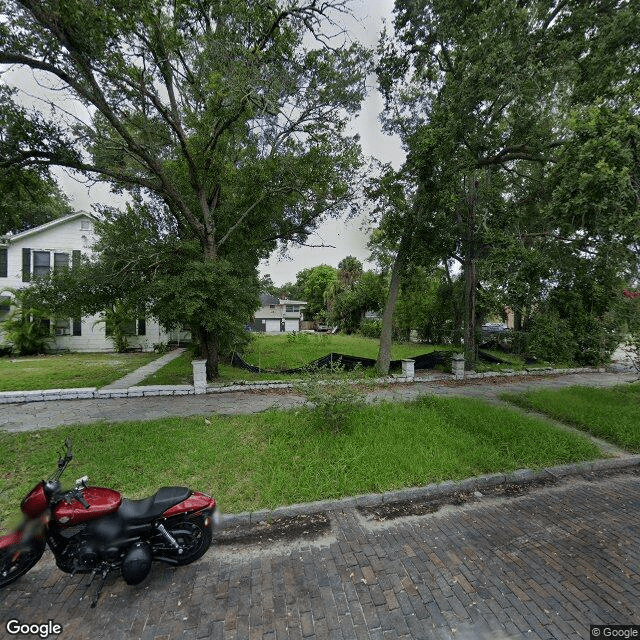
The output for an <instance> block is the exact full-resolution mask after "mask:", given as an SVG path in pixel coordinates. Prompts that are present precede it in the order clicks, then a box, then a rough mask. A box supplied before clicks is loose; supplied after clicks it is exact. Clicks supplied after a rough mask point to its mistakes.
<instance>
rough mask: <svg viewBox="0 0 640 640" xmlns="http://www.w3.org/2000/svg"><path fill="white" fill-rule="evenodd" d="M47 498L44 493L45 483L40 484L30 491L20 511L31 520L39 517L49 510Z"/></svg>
mask: <svg viewBox="0 0 640 640" xmlns="http://www.w3.org/2000/svg"><path fill="white" fill-rule="evenodd" d="M47 504H48V501H47V496H46V494H45V492H44V481H42V482H38V484H37V485H36V486H35V487H33V489H31V491H29V493H28V494H27V495H26V496H25V498H24V500H23V501H22V504H21V505H20V509H21V510H22V513H24V514H26V515H27V516H29V517H30V518H35V517H37V516H39V515H40V514H41V513H42V512H43V511H44V510H45V509H46V508H47Z"/></svg>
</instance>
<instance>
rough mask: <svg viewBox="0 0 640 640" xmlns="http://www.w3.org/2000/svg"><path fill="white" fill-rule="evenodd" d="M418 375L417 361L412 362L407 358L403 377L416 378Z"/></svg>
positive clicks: (403, 365) (403, 368) (404, 361)
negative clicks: (416, 369) (416, 370)
mask: <svg viewBox="0 0 640 640" xmlns="http://www.w3.org/2000/svg"><path fill="white" fill-rule="evenodd" d="M415 375H416V372H415V360H411V359H410V358H407V359H406V360H403V361H402V377H403V378H414V377H415Z"/></svg>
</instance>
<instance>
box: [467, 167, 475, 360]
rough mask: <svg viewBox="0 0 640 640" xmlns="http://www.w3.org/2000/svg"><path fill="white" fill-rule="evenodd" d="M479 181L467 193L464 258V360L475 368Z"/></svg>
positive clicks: (472, 184) (472, 181)
mask: <svg viewBox="0 0 640 640" xmlns="http://www.w3.org/2000/svg"><path fill="white" fill-rule="evenodd" d="M477 189H478V184H477V179H476V177H475V176H472V178H471V179H470V185H469V188H468V191H467V220H466V227H467V228H466V234H465V235H466V239H465V240H466V241H465V245H466V247H465V249H466V250H465V256H464V359H465V366H466V367H467V368H469V369H472V368H473V365H474V363H475V360H476V355H477V354H476V290H477V286H478V274H477V268H476V240H477V238H476V228H475V217H476V205H477Z"/></svg>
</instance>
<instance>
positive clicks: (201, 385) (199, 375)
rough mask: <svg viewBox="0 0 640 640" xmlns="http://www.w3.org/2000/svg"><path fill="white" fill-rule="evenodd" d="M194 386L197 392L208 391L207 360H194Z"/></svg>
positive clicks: (192, 362)
mask: <svg viewBox="0 0 640 640" xmlns="http://www.w3.org/2000/svg"><path fill="white" fill-rule="evenodd" d="M191 366H192V367H193V388H194V390H195V392H196V393H207V361H206V360H192V361H191Z"/></svg>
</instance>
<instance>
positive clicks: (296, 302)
mask: <svg viewBox="0 0 640 640" xmlns="http://www.w3.org/2000/svg"><path fill="white" fill-rule="evenodd" d="M279 304H299V305H303V304H307V302H306V300H280V301H279Z"/></svg>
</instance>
